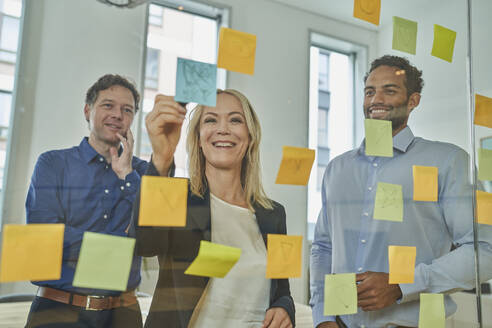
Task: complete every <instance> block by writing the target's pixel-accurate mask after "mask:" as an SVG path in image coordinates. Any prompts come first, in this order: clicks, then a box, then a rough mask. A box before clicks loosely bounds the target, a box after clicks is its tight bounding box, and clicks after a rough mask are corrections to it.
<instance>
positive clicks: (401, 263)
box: [388, 246, 417, 284]
mask: <svg viewBox="0 0 492 328" xmlns="http://www.w3.org/2000/svg"><path fill="white" fill-rule="evenodd" d="M416 256H417V248H416V247H413V246H388V259H389V283H390V284H413V282H414V276H415V274H414V273H415V258H416Z"/></svg>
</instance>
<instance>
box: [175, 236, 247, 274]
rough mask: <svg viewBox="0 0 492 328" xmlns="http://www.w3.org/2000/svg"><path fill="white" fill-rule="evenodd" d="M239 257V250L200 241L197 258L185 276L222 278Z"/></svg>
mask: <svg viewBox="0 0 492 328" xmlns="http://www.w3.org/2000/svg"><path fill="white" fill-rule="evenodd" d="M240 256H241V249H240V248H237V247H231V246H225V245H220V244H215V243H211V242H209V241H206V240H202V241H200V249H199V250H198V256H197V257H196V258H195V260H194V261H193V262H192V263H191V264H190V266H189V267H188V269H186V271H185V274H189V275H194V276H203V277H216V278H224V277H225V276H226V275H227V273H229V271H230V270H231V269H232V267H233V266H234V265H235V264H236V262H237V261H238V260H239V257H240Z"/></svg>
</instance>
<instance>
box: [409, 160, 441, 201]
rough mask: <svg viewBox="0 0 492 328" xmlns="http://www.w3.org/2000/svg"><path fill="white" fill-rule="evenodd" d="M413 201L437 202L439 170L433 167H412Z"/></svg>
mask: <svg viewBox="0 0 492 328" xmlns="http://www.w3.org/2000/svg"><path fill="white" fill-rule="evenodd" d="M412 169H413V200H415V201H421V202H437V191H438V183H437V177H438V173H439V169H438V168H437V167H434V166H419V165H413V166H412Z"/></svg>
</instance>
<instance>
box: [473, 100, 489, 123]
mask: <svg viewBox="0 0 492 328" xmlns="http://www.w3.org/2000/svg"><path fill="white" fill-rule="evenodd" d="M473 122H474V123H475V124H476V125H481V126H486V127H488V128H492V98H489V97H485V96H481V95H479V94H475V119H474V121H473Z"/></svg>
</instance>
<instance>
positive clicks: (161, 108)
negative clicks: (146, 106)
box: [145, 94, 186, 175]
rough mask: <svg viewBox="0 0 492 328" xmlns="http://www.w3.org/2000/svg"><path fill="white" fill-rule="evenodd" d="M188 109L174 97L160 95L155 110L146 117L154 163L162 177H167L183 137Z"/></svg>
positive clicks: (156, 100) (157, 97)
mask: <svg viewBox="0 0 492 328" xmlns="http://www.w3.org/2000/svg"><path fill="white" fill-rule="evenodd" d="M185 116H186V109H185V108H183V107H182V106H181V105H179V104H178V103H177V102H175V101H174V98H173V97H170V96H164V95H161V94H158V95H157V96H156V97H155V101H154V108H153V109H152V111H151V112H150V113H149V114H147V116H146V117H145V126H146V127H147V132H148V134H149V139H150V143H151V144H152V152H153V155H152V163H154V166H155V167H156V169H157V171H158V172H159V174H160V175H167V173H168V171H169V168H170V167H171V164H172V161H173V157H174V152H175V151H176V146H177V145H178V142H179V137H180V136H181V126H182V125H183V121H184V119H185Z"/></svg>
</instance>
